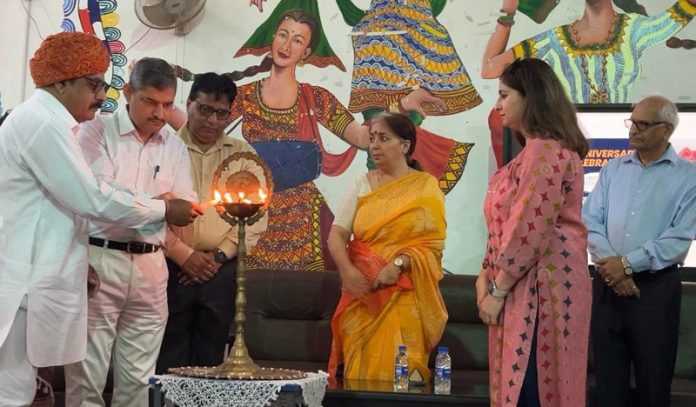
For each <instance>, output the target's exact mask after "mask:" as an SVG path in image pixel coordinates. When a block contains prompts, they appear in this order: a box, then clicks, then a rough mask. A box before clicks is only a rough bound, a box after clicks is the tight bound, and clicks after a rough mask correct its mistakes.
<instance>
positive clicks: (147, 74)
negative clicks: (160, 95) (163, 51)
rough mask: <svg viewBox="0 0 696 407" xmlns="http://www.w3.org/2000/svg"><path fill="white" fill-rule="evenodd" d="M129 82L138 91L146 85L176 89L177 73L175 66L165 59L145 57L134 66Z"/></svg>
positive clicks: (160, 88)
mask: <svg viewBox="0 0 696 407" xmlns="http://www.w3.org/2000/svg"><path fill="white" fill-rule="evenodd" d="M128 82H129V84H130V87H131V88H132V89H133V90H136V91H137V90H141V89H143V88H145V87H152V88H155V89H157V90H165V89H174V90H176V73H175V72H174V68H173V67H172V66H171V65H170V64H169V63H168V62H167V61H165V60H163V59H159V58H143V59H140V60H138V62H136V63H135V66H133V71H132V72H131V74H130V79H129V80H128Z"/></svg>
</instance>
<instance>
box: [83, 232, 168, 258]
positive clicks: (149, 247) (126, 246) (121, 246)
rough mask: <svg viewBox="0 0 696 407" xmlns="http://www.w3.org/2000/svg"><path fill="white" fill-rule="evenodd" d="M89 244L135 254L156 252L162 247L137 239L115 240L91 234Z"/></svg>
mask: <svg viewBox="0 0 696 407" xmlns="http://www.w3.org/2000/svg"><path fill="white" fill-rule="evenodd" d="M89 244H91V245H92V246H98V247H103V248H105V249H114V250H121V251H122V252H128V253H135V254H145V253H154V252H156V251H157V250H159V248H160V247H159V246H158V245H156V244H152V243H145V242H138V241H135V240H131V241H130V242H115V241H113V240H104V239H100V238H98V237H91V236H90V238H89Z"/></svg>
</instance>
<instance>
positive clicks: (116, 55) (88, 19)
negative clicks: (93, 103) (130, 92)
mask: <svg viewBox="0 0 696 407" xmlns="http://www.w3.org/2000/svg"><path fill="white" fill-rule="evenodd" d="M116 8H117V3H116V0H63V21H62V23H61V28H62V29H63V31H83V32H86V33H90V34H94V35H96V36H97V37H98V38H100V39H101V40H102V41H103V42H104V46H105V47H106V49H107V50H108V51H109V53H110V55H111V68H110V69H109V70H108V71H107V72H106V77H105V78H104V80H105V81H106V82H107V83H109V84H110V85H111V87H110V88H109V90H108V91H107V92H106V101H105V102H104V104H103V105H102V113H111V112H114V111H116V108H117V107H118V99H119V98H120V97H121V90H122V89H123V86H124V84H125V82H124V79H123V78H124V76H125V72H124V69H123V67H124V66H125V65H126V62H127V61H128V59H127V58H126V56H125V54H124V51H125V47H124V45H123V43H122V42H121V41H120V38H121V31H120V30H119V29H118V28H117V27H116V26H117V25H118V22H119V15H118V13H116Z"/></svg>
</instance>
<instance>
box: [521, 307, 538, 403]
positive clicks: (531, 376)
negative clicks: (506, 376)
mask: <svg viewBox="0 0 696 407" xmlns="http://www.w3.org/2000/svg"><path fill="white" fill-rule="evenodd" d="M538 330H539V316H538V315H537V321H536V328H535V329H534V336H532V349H531V351H530V353H529V364H528V365H527V372H526V373H525V375H524V381H523V382H522V390H520V398H519V400H517V407H540V406H541V399H539V375H538V369H537V331H538Z"/></svg>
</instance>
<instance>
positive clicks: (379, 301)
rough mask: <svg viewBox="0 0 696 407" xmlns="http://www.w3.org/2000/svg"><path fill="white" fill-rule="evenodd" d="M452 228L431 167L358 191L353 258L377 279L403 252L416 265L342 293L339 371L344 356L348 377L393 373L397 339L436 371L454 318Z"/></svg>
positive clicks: (335, 348)
mask: <svg viewBox="0 0 696 407" xmlns="http://www.w3.org/2000/svg"><path fill="white" fill-rule="evenodd" d="M445 229H446V223H445V207H444V195H443V193H442V191H441V190H440V188H439V186H438V182H437V180H436V179H435V178H434V177H432V176H431V175H430V174H427V173H424V172H415V173H412V174H409V175H406V176H404V177H402V178H399V179H397V180H395V181H393V182H390V183H388V184H387V185H384V186H382V187H380V188H378V189H376V190H374V191H372V192H370V193H368V194H366V195H364V196H362V197H359V198H358V205H357V213H356V215H355V220H354V222H353V235H354V240H353V241H351V242H350V243H349V244H348V250H349V256H350V259H351V262H352V263H353V264H354V265H355V266H356V267H357V268H358V269H359V270H360V271H361V272H362V274H363V276H365V278H366V280H367V281H368V283H369V284H370V286H372V283H373V282H374V281H375V279H376V278H377V275H378V274H379V271H380V270H381V269H382V268H383V267H384V266H385V265H387V264H388V263H389V262H390V261H392V260H393V259H394V258H395V257H397V256H398V255H400V254H403V255H406V256H408V257H409V258H410V260H411V269H410V271H408V272H404V273H401V275H400V276H399V279H398V280H397V282H396V284H394V285H391V286H388V287H383V288H380V289H377V290H375V291H371V292H370V293H369V294H368V295H367V296H365V298H362V299H356V298H354V297H353V296H351V295H350V294H348V293H347V292H345V291H344V292H343V293H342V295H341V299H340V301H339V303H338V306H337V308H336V312H335V313H334V317H333V320H332V322H331V328H332V333H333V343H332V347H331V357H330V359H329V373H330V374H331V375H332V377H335V376H336V371H337V369H338V366H339V365H340V364H341V363H343V365H344V369H343V377H344V378H345V379H359V380H388V381H391V380H393V378H394V357H395V355H396V349H397V346H399V345H406V346H407V347H408V357H409V368H410V370H411V371H413V370H414V369H418V370H419V371H420V372H421V374H422V375H423V377H424V379H425V380H429V379H430V371H429V370H428V368H427V363H428V356H429V354H430V351H431V350H432V348H433V347H434V346H435V345H436V344H437V342H438V341H439V340H440V338H441V337H442V332H443V330H444V328H445V323H446V322H447V311H446V309H445V305H444V302H443V300H442V296H441V295H440V289H439V285H438V282H439V280H440V279H442V250H443V248H444V242H445Z"/></svg>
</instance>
